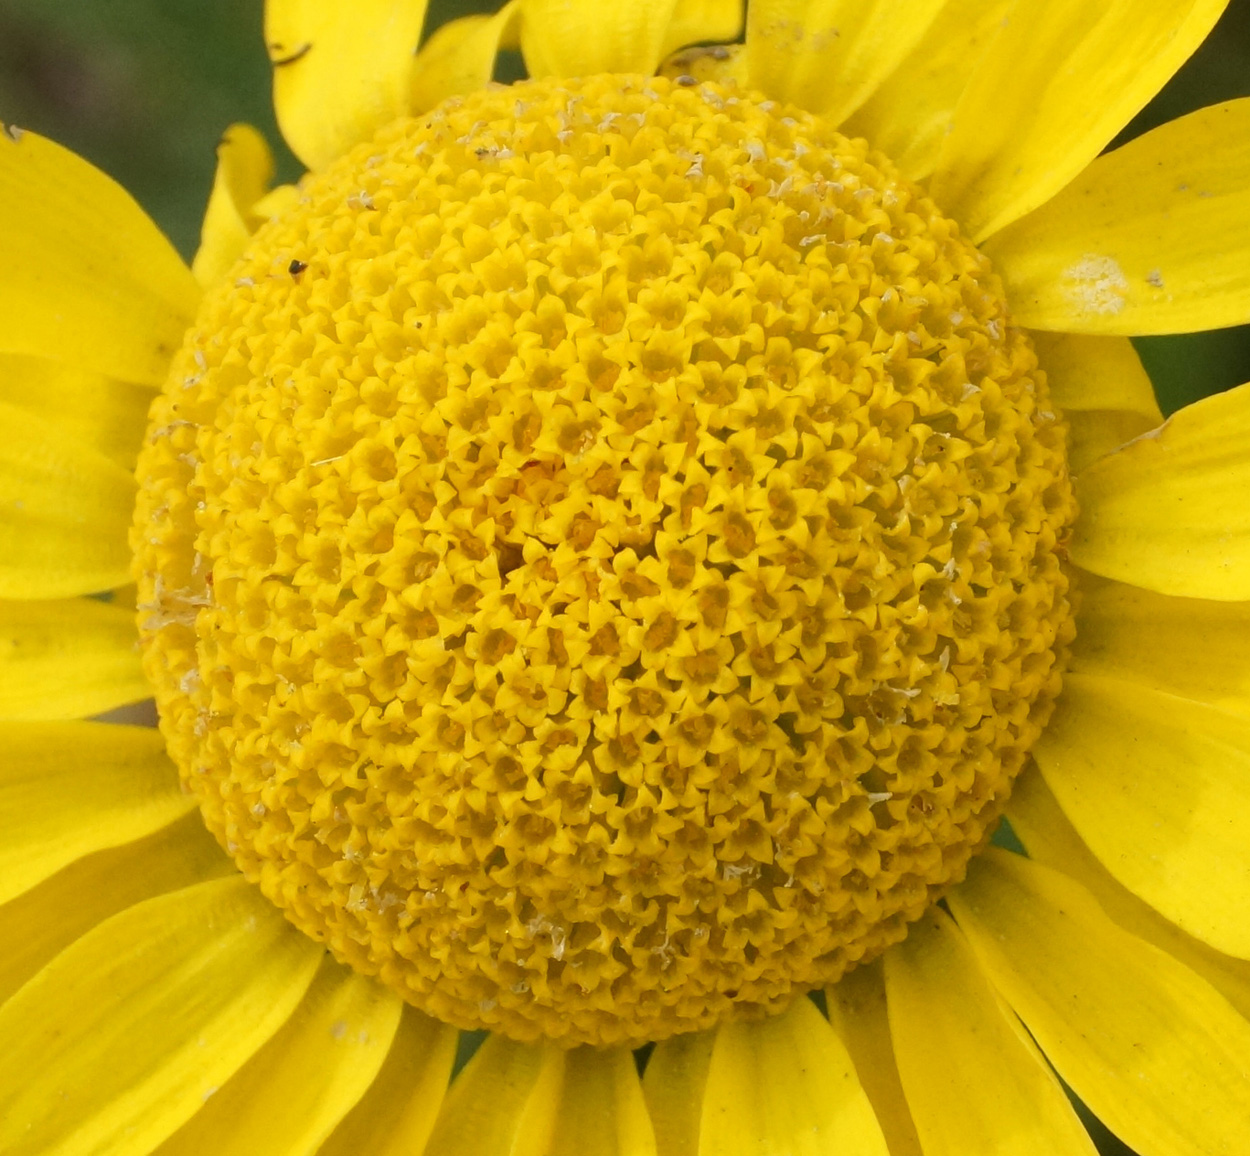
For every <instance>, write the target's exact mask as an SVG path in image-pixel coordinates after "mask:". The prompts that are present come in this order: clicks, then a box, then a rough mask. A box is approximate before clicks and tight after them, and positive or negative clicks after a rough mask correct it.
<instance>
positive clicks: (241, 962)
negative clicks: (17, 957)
mask: <svg viewBox="0 0 1250 1156" xmlns="http://www.w3.org/2000/svg"><path fill="white" fill-rule="evenodd" d="M323 955H324V949H323V948H321V947H319V946H317V945H316V944H314V943H313V942H312V941H311V940H310V939H308V938H306V937H305V936H303V935H301V934H300V933H299V932H298V931H296V930H295V928H293V927H292V926H291V925H290V924H289V923H287V921H286V920H285V919H283V918H282V916H281V915H280V914H279V913H278V911H277V909H276V908H274V907H272V906H271V905H270V904H269V903H268V902H267V901H266V900H265V899H264V898H262V896H261V894H260V892H259V891H257V890H256V889H255V888H254V887H252V886H251V885H250V884H249V883H247V882H246V881H245V880H244V879H243V877H242V876H240V875H232V876H229V877H227V878H224V879H218V880H213V881H212V882H209V883H201V884H199V885H197V886H195V887H189V888H186V889H184V890H182V891H174V892H171V893H170V894H168V895H162V896H160V897H158V898H156V899H149V900H148V901H147V902H145V903H141V904H139V905H138V906H136V907H131V908H129V909H128V910H126V911H123V912H121V913H120V914H119V915H115V916H113V918H111V919H108V920H106V921H105V922H104V923H102V924H100V925H99V926H98V927H96V928H95V929H94V930H92V931H89V932H88V933H87V934H86V935H84V936H83V937H82V938H81V939H79V940H78V941H77V942H76V943H74V944H72V945H71V946H70V947H68V948H67V949H66V950H65V951H63V952H62V953H61V954H60V955H58V956H57V957H56V959H54V960H53V961H52V962H51V963H49V964H48V966H47V967H45V968H44V969H43V970H42V971H41V972H40V973H39V974H38V975H36V976H35V977H34V978H33V979H32V980H31V981H30V982H29V983H27V984H26V985H25V986H24V987H23V988H22V989H21V990H20V991H18V992H17V993H16V994H15V995H14V996H12V997H11V998H10V999H9V1001H8V1002H7V1003H6V1004H5V1005H4V1006H3V1007H0V1040H3V1041H4V1047H3V1048H0V1151H3V1152H4V1153H5V1156H51V1154H52V1153H55V1154H56V1156H144V1154H146V1153H148V1152H150V1151H151V1150H152V1149H153V1148H154V1147H155V1146H156V1145H157V1144H159V1143H160V1142H161V1141H162V1140H164V1139H165V1138H166V1137H167V1136H169V1135H170V1134H171V1133H173V1132H174V1131H175V1130H176V1129H177V1128H179V1127H180V1126H181V1125H182V1124H183V1123H185V1122H186V1121H187V1120H188V1119H189V1118H190V1117H191V1116H192V1115H193V1114H194V1113H195V1112H196V1111H197V1109H199V1108H200V1107H202V1106H203V1104H204V1103H205V1101H206V1100H207V1099H208V1098H209V1097H210V1096H211V1095H212V1093H213V1091H214V1089H217V1088H220V1087H221V1086H222V1085H223V1084H224V1083H225V1082H226V1081H227V1080H228V1079H229V1078H230V1077H231V1076H232V1075H233V1074H234V1073H235V1072H236V1071H238V1069H239V1068H240V1067H242V1066H243V1064H244V1063H246V1062H247V1060H248V1058H249V1057H250V1056H252V1055H253V1054H254V1053H255V1052H256V1051H257V1050H258V1049H259V1048H260V1047H261V1046H262V1045H263V1044H264V1043H265V1041H266V1040H268V1039H269V1038H270V1037H272V1036H273V1034H274V1033H275V1032H276V1031H277V1030H278V1029H279V1028H280V1027H281V1026H282V1024H283V1023H285V1022H286V1020H287V1018H288V1017H289V1016H290V1015H291V1013H292V1011H294V1009H295V1007H296V1006H297V1005H298V1004H299V1002H300V1000H301V998H302V997H303V994H304V992H305V990H306V989H307V987H308V984H309V983H310V982H311V980H312V977H313V974H314V973H315V972H316V970H317V966H318V964H319V962H320V960H321V958H322V956H323Z"/></svg>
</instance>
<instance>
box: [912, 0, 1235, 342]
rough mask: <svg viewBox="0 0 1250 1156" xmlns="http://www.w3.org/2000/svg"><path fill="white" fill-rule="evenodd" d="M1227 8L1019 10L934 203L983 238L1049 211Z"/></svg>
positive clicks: (952, 143)
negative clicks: (1035, 213) (1045, 208)
mask: <svg viewBox="0 0 1250 1156" xmlns="http://www.w3.org/2000/svg"><path fill="white" fill-rule="evenodd" d="M1227 3H1228V0H1183V2H1181V3H1177V2H1176V0H1104V2H1103V3H1101V4H1089V3H1086V2H1085V0H1048V2H1047V3H1045V4H1037V3H1033V2H1031V0H1028V2H1023V3H1015V4H1013V5H1012V8H1011V12H1010V14H1009V16H1008V18H1007V20H1005V21H1004V22H1003V24H1002V26H1001V27H1000V28H999V31H998V34H997V36H995V37H994V39H993V40H992V41H991V42H990V44H989V47H988V48H987V50H986V51H985V52H983V53H982V54H981V56H980V58H979V59H978V61H977V66H976V68H975V69H974V70H973V72H972V75H971V76H970V77H969V80H968V86H967V88H965V89H964V92H963V96H962V97H961V98H960V101H959V104H958V106H957V107H956V109H955V118H954V123H953V127H952V130H951V132H950V134H949V135H948V136H947V137H946V138H945V140H944V141H943V143H942V149H941V152H940V154H939V156H938V161H937V167H936V171H935V172H934V176H933V182H932V191H933V196H934V198H935V199H936V200H937V202H938V204H940V205H941V206H942V207H943V208H944V209H945V210H946V211H947V212H948V213H950V214H951V215H952V216H953V217H954V218H955V219H956V220H957V221H959V223H960V224H961V225H962V226H963V227H964V230H965V231H966V232H968V233H969V234H971V236H972V238H973V239H974V240H976V241H982V240H984V239H985V238H986V237H988V236H990V235H991V234H992V233H995V232H997V231H998V230H999V229H1001V228H1003V227H1004V226H1005V225H1008V224H1010V223H1011V222H1012V221H1014V220H1016V219H1017V218H1019V217H1023V216H1024V215H1025V213H1028V212H1030V211H1031V210H1033V209H1035V208H1037V206H1038V205H1041V204H1044V203H1045V202H1046V201H1048V200H1049V199H1050V198H1051V197H1053V196H1054V195H1055V194H1056V193H1057V192H1058V191H1059V190H1060V189H1062V188H1063V187H1064V185H1066V184H1067V183H1068V182H1069V181H1070V180H1072V178H1073V177H1075V176H1076V175H1077V173H1079V172H1080V171H1081V170H1082V169H1083V168H1085V166H1086V165H1087V164H1089V162H1090V161H1092V160H1093V159H1094V158H1095V157H1096V156H1097V155H1098V154H1099V153H1100V152H1101V151H1102V149H1103V148H1104V147H1105V146H1106V144H1107V142H1108V141H1110V140H1111V139H1112V137H1114V136H1115V134H1116V133H1117V132H1119V131H1120V129H1122V128H1123V127H1124V126H1125V125H1126V124H1127V123H1128V122H1129V120H1130V119H1131V118H1132V117H1133V115H1134V114H1135V113H1136V112H1138V110H1140V109H1141V108H1142V107H1143V106H1144V105H1145V104H1146V102H1147V101H1148V100H1149V99H1150V98H1151V97H1152V96H1154V94H1155V93H1156V92H1158V91H1159V89H1160V88H1162V87H1163V85H1164V83H1165V82H1166V81H1167V79H1168V78H1169V77H1170V76H1171V75H1172V73H1174V72H1175V71H1176V70H1177V69H1178V68H1179V67H1180V66H1181V64H1183V63H1184V62H1185V60H1186V59H1187V58H1188V57H1189V55H1190V54H1191V53H1192V52H1193V51H1194V49H1195V48H1197V47H1198V45H1199V44H1201V43H1202V41H1203V40H1204V39H1205V37H1206V35H1207V33H1208V32H1210V31H1211V28H1212V27H1213V26H1214V24H1215V22H1216V20H1217V19H1219V15H1220V13H1221V12H1222V11H1223V10H1224V8H1225V6H1226V5H1227ZM1022 324H1026V325H1034V324H1036V323H1035V322H1034V321H1032V320H1023V321H1022ZM1044 328H1048V329H1049V328H1056V327H1055V326H1045V327H1044ZM1108 332H1124V331H1123V330H1110V331H1108Z"/></svg>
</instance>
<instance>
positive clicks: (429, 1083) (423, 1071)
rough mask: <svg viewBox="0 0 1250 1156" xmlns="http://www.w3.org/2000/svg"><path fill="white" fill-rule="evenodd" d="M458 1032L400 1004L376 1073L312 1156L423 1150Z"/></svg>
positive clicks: (405, 1154)
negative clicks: (400, 1013) (399, 1015)
mask: <svg viewBox="0 0 1250 1156" xmlns="http://www.w3.org/2000/svg"><path fill="white" fill-rule="evenodd" d="M459 1035H460V1033H459V1032H458V1031H456V1029H455V1028H452V1027H449V1026H448V1025H447V1024H441V1023H439V1022H438V1021H437V1020H434V1019H431V1018H430V1017H429V1016H426V1015H422V1014H421V1013H420V1012H419V1011H417V1010H416V1009H415V1008H412V1007H405V1008H404V1010H403V1016H402V1018H401V1019H400V1021H399V1027H398V1029H397V1030H396V1032H395V1038H394V1040H393V1041H392V1043H391V1050H390V1051H389V1052H388V1053H387V1056H386V1062H385V1063H383V1065H382V1069H381V1071H379V1072H378V1074H377V1077H376V1078H375V1079H374V1081H373V1083H372V1084H370V1086H369V1090H368V1091H367V1092H365V1094H364V1096H363V1097H361V1100H360V1102H359V1103H358V1104H357V1105H356V1106H355V1107H354V1108H353V1109H352V1110H351V1111H350V1112H349V1113H348V1114H347V1115H346V1116H345V1117H344V1119H343V1121H342V1123H340V1124H339V1126H338V1127H337V1128H335V1130H334V1132H333V1133H332V1134H331V1136H330V1138H329V1139H328V1140H327V1141H326V1142H325V1143H324V1144H323V1145H322V1146H321V1147H320V1148H318V1149H317V1156H362V1153H368V1154H369V1156H413V1153H416V1152H424V1151H425V1144H426V1141H427V1140H428V1139H429V1138H430V1132H431V1131H432V1130H433V1128H434V1121H435V1119H436V1118H437V1117H438V1112H439V1109H440V1108H441V1107H442V1104H443V1096H444V1095H445V1094H446V1092H447V1085H448V1083H449V1081H450V1080H451V1068H452V1064H453V1063H454V1062H455V1059H456V1040H457V1038H458V1037H459Z"/></svg>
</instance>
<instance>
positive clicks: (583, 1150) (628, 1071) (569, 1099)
mask: <svg viewBox="0 0 1250 1156" xmlns="http://www.w3.org/2000/svg"><path fill="white" fill-rule="evenodd" d="M546 1151H547V1152H548V1153H550V1156H656V1147H655V1134H654V1132H653V1131H652V1129H651V1118H650V1117H649V1116H648V1115H647V1106H646V1104H645V1103H644V1101H643V1098H642V1084H641V1082H640V1081H639V1079H638V1068H637V1066H636V1065H635V1064H634V1056H633V1053H632V1052H631V1051H630V1050H629V1049H628V1048H607V1049H604V1050H602V1051H600V1050H598V1049H596V1048H578V1049H576V1050H575V1051H572V1052H569V1054H568V1056H567V1057H566V1058H565V1062H564V1086H563V1088H562V1089H561V1091H560V1107H559V1111H558V1113H557V1115H556V1127H555V1134H554V1135H553V1136H552V1138H551V1144H550V1147H549V1148H547V1149H546Z"/></svg>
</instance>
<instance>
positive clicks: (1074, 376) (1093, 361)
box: [1030, 332, 1163, 425]
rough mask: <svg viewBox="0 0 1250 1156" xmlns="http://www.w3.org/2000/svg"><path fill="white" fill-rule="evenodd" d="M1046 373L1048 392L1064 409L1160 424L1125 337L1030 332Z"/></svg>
mask: <svg viewBox="0 0 1250 1156" xmlns="http://www.w3.org/2000/svg"><path fill="white" fill-rule="evenodd" d="M1030 336H1031V337H1032V339H1033V345H1034V346H1035V348H1036V349H1037V358H1038V361H1039V362H1040V363H1041V366H1042V368H1043V369H1044V370H1045V371H1046V380H1047V383H1048V384H1049V386H1050V396H1051V398H1052V400H1053V401H1054V402H1055V404H1056V405H1057V406H1059V408H1060V409H1062V410H1064V411H1065V412H1066V413H1071V412H1072V411H1073V410H1078V411H1081V412H1085V411H1087V410H1124V411H1125V412H1128V413H1135V414H1139V415H1140V416H1141V417H1143V418H1146V419H1147V420H1148V421H1150V422H1151V423H1152V424H1153V425H1160V424H1161V423H1162V422H1163V414H1162V412H1161V411H1160V409H1159V403H1158V402H1157V401H1156V400H1155V391H1154V386H1153V385H1151V384H1150V377H1149V376H1148V375H1147V373H1146V368H1145V366H1143V365H1142V363H1141V358H1140V357H1138V356H1137V350H1135V349H1134V348H1133V343H1132V342H1131V341H1129V339H1128V338H1127V337H1085V336H1078V335H1076V334H1072V333H1043V332H1038V333H1033V334H1030Z"/></svg>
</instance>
